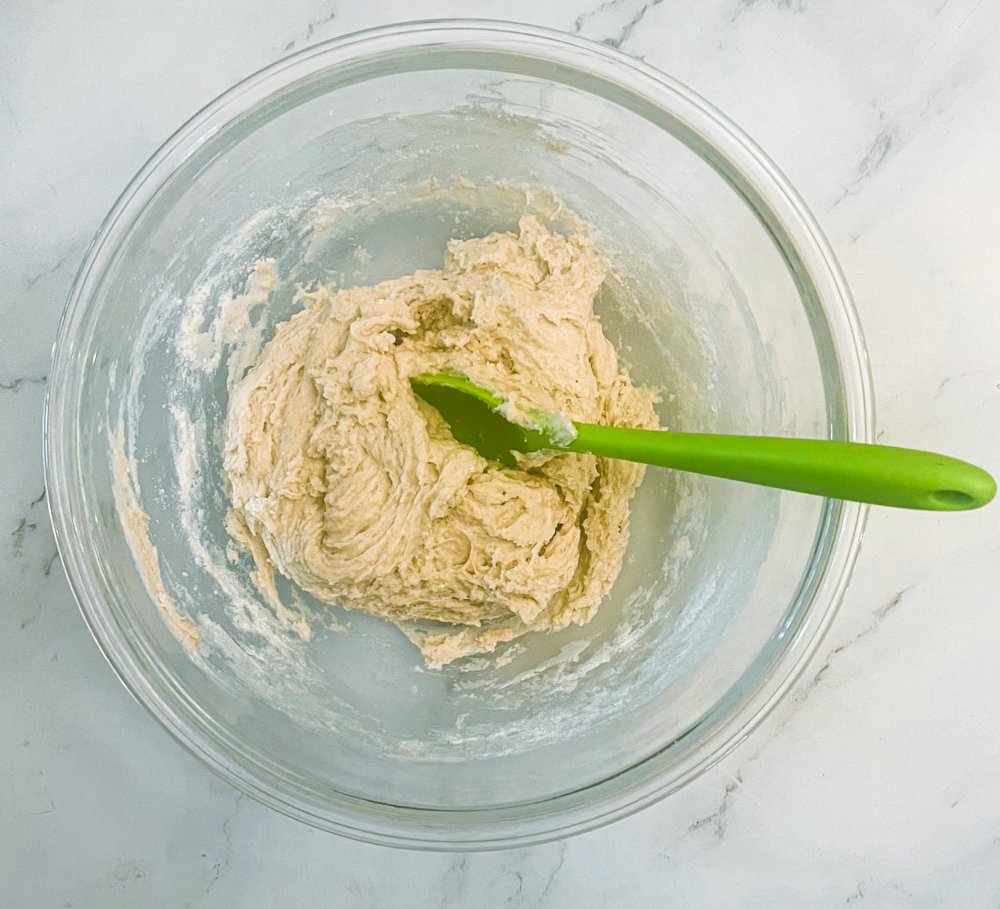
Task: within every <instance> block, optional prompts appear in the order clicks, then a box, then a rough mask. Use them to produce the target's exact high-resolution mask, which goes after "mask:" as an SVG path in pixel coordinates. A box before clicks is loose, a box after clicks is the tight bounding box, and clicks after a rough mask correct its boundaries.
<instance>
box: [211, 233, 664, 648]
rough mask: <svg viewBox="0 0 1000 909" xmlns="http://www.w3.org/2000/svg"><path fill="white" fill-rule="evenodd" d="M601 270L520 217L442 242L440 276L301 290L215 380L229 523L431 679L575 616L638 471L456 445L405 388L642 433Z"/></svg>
mask: <svg viewBox="0 0 1000 909" xmlns="http://www.w3.org/2000/svg"><path fill="white" fill-rule="evenodd" d="M604 274H605V270H604V265H603V263H602V261H601V259H600V258H599V256H598V255H597V254H596V252H595V251H594V249H593V248H592V246H591V245H590V243H589V242H588V241H587V240H585V239H583V238H580V237H564V236H561V235H558V234H555V233H551V232H549V231H548V230H547V229H546V228H545V227H543V226H542V224H540V223H539V221H538V220H536V219H535V218H533V217H530V216H526V217H524V218H523V219H522V220H521V222H520V229H519V234H516V235H515V234H510V233H495V234H491V235H489V236H487V237H483V238H480V239H474V240H461V241H459V240H455V241H452V242H451V243H449V244H448V251H447V254H446V256H445V261H444V267H443V268H442V269H441V270H437V271H430V270H427V271H417V272H415V273H414V274H412V275H408V276H406V277H402V278H395V279H392V280H389V281H385V282H383V283H381V284H378V285H376V286H374V287H358V288H352V289H349V290H341V291H334V290H331V289H328V288H322V287H321V288H318V289H316V290H313V291H300V292H299V297H300V300H301V303H302V304H304V305H303V308H302V309H301V311H299V312H297V313H296V314H295V315H294V316H293V317H292V318H291V319H289V320H288V321H287V322H285V323H282V324H281V325H279V326H278V327H277V331H276V334H275V336H274V338H273V339H272V340H271V341H270V342H269V343H268V344H267V345H266V347H265V348H264V349H263V351H262V352H261V355H260V357H259V359H258V360H257V363H256V364H255V365H254V366H253V368H252V369H250V371H249V372H248V373H247V375H246V376H245V377H244V378H243V379H242V380H241V381H240V382H239V383H238V384H237V385H236V387H235V388H234V390H233V393H232V395H231V398H230V403H229V412H228V417H227V424H226V446H225V464H224V467H225V473H226V477H227V480H228V485H229V491H230V495H231V499H232V510H231V512H230V515H229V530H230V533H231V534H232V535H233V537H234V539H236V540H237V541H238V542H240V543H241V545H243V546H245V547H246V548H248V549H250V550H251V551H252V552H254V553H255V557H256V558H257V561H258V564H259V563H260V561H261V560H262V559H265V558H266V559H268V560H269V561H270V562H271V564H272V565H273V567H274V568H276V569H277V570H278V571H279V572H281V573H282V574H284V575H285V576H286V577H288V578H290V579H291V580H292V581H294V582H295V583H297V584H298V585H300V586H301V587H302V588H304V589H305V590H307V591H308V592H309V593H311V594H312V595H313V596H315V597H317V598H318V599H320V600H322V601H324V602H327V603H339V604H341V605H343V606H346V607H348V608H351V609H360V610H364V611H365V612H368V613H371V614H373V615H376V616H381V617H383V618H385V619H388V620H389V621H392V622H395V623H396V624H397V625H399V626H400V628H401V629H402V630H403V631H404V633H406V634H407V636H408V637H409V638H410V639H411V640H412V641H413V642H414V643H415V644H416V645H417V646H418V647H419V648H420V650H421V651H422V652H423V654H424V656H425V658H426V660H427V662H428V664H429V665H431V666H434V667H437V666H441V665H443V664H445V663H448V662H450V661H451V660H454V659H456V658H458V657H462V656H465V655H468V654H474V653H486V652H490V651H492V650H493V649H494V648H495V647H496V646H497V645H498V644H499V643H502V642H504V641H509V640H512V639H513V638H516V637H518V636H520V635H523V634H525V633H527V632H533V631H548V630H553V629H558V628H563V627H565V626H566V625H568V624H570V623H578V624H582V623H585V622H587V621H589V620H590V619H591V618H592V617H593V615H594V613H595V612H596V610H597V608H598V605H599V604H600V602H601V600H602V598H603V597H604V595H605V594H606V593H607V592H608V590H609V589H610V588H611V585H612V584H613V583H614V581H615V578H616V577H617V575H618V572H619V571H620V569H621V564H622V559H623V557H624V554H625V549H626V546H627V543H628V520H629V502H630V500H631V498H632V495H633V493H634V492H635V489H636V487H637V486H638V484H639V482H640V480H641V479H642V473H643V468H642V467H641V466H639V465H635V464H630V463H628V462H625V461H612V460H606V459H600V458H596V457H593V456H591V455H577V454H557V455H552V454H535V455H531V456H526V457H525V458H524V460H523V461H522V463H521V464H520V465H519V466H518V468H516V469H508V468H505V467H503V466H501V465H499V464H497V463H493V462H489V461H486V460H484V459H483V458H481V457H480V456H479V455H478V454H477V453H476V452H475V451H473V450H472V449H470V448H468V447H465V446H462V445H460V444H459V443H457V442H456V441H455V440H454V438H453V437H452V436H451V433H450V431H449V430H448V427H447V425H446V424H445V423H444V422H443V420H442V419H441V417H440V416H439V415H438V413H437V412H436V411H435V410H434V409H433V408H431V407H430V406H429V405H427V404H426V403H425V402H423V401H422V400H420V399H419V398H417V397H416V396H415V395H414V394H413V392H412V390H411V388H410V385H409V381H408V380H409V377H410V376H413V375H416V374H419V373H423V372H432V371H440V370H446V369H448V370H458V371H460V372H462V373H464V374H465V375H467V376H468V377H469V378H471V379H472V380H473V381H475V382H477V383H479V384H481V385H483V386H486V387H488V388H491V389H494V390H496V391H497V392H499V393H501V394H510V395H513V396H515V399H516V400H517V401H518V402H521V404H522V405H530V406H531V407H534V408H539V409H542V410H547V411H559V412H562V413H565V414H567V415H568V416H569V417H570V418H572V419H574V420H584V421H589V422H596V423H606V424H615V425H623V426H642V427H652V426H655V425H656V419H655V416H654V413H653V407H652V400H651V396H650V395H649V394H648V393H646V392H645V391H642V390H639V389H637V388H635V387H634V386H633V385H632V384H631V382H630V381H629V379H628V378H627V376H626V375H625V374H624V372H623V371H622V369H621V368H620V366H619V364H618V360H617V357H616V355H615V351H614V348H613V347H612V345H611V344H610V342H609V341H608V340H607V338H605V336H604V333H603V331H602V329H601V324H600V322H599V321H598V319H597V318H596V316H595V315H594V309H593V303H594V297H595V295H596V293H597V291H598V289H599V288H600V286H601V283H602V281H603V279H604Z"/></svg>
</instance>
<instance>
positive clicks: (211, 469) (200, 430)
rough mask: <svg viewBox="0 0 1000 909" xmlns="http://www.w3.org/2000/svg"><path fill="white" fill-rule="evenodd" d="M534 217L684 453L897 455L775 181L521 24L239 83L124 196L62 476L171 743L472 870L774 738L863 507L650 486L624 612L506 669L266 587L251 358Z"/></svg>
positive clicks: (316, 821)
mask: <svg viewBox="0 0 1000 909" xmlns="http://www.w3.org/2000/svg"><path fill="white" fill-rule="evenodd" d="M526 211H532V212H535V213H536V214H538V216H539V217H541V218H543V219H544V220H545V221H547V222H548V223H550V224H552V225H553V226H554V227H556V228H558V229H563V230H590V232H591V234H592V236H593V239H594V242H595V243H596V245H597V248H598V249H599V250H600V251H601V253H602V254H603V256H604V257H605V258H606V260H607V262H608V264H609V269H610V273H609V277H608V280H607V281H606V282H605V285H604V288H603V290H602V291H601V294H600V296H599V298H598V301H597V308H598V310H599V312H600V315H601V317H602V319H603V322H604V326H605V331H606V333H607V334H608V335H609V337H610V338H611V339H612V340H613V341H614V343H615V344H616V345H617V347H618V349H619V351H620V352H621V357H622V359H623V361H624V362H625V363H626V364H627V366H628V368H629V369H630V371H631V374H632V377H633V379H634V380H635V381H637V382H639V383H642V384H645V385H650V386H654V387H656V388H659V389H660V390H661V397H662V401H661V403H660V405H659V410H660V418H661V420H662V423H663V425H664V426H666V427H669V428H674V429H684V430H702V431H718V432H739V433H759V434H772V435H795V436H809V437H828V438H833V439H850V440H856V441H871V435H872V430H871V426H872V404H871V393H870V388H869V381H868V377H867V371H866V360H865V354H864V350H863V345H862V341H861V337H860V334H859V331H858V327H857V323H856V320H855V316H854V313H853V310H852V307H851V303H850V300H849V296H848V292H847V289H846V287H845V284H844V281H843V279H842V277H841V275H840V272H839V270H838V268H837V265H836V263H835V262H834V259H833V256H832V255H831V252H830V250H829V247H828V246H827V244H826V242H825V241H824V239H823V237H822V236H821V234H820V231H819V230H818V228H817V226H816V224H815V222H814V221H813V219H812V218H811V217H810V215H809V214H808V212H807V211H806V209H805V208H804V206H803V204H802V202H801V201H800V200H799V198H798V197H797V196H796V195H795V193H794V192H793V191H792V190H791V188H790V187H789V186H788V184H787V183H786V182H785V180H784V179H783V177H782V176H781V175H780V174H779V173H778V171H777V170H776V168H775V167H774V166H773V165H772V164H771V163H770V162H769V161H768V160H767V158H766V157H765V156H764V155H763V154H762V153H761V152H760V151H759V150H758V149H757V148H756V147H755V146H754V145H753V143H752V142H750V141H749V140H748V139H747V138H746V136H744V135H743V134H742V133H741V132H740V131H739V130H738V129H737V128H736V127H734V126H733V125H732V124H731V123H729V122H728V121H727V120H726V119H725V118H724V117H722V116H721V115H720V114H719V113H718V112H717V111H715V110H714V109H713V108H711V107H710V106H709V105H708V104H706V103H705V102H704V101H702V100H701V99H700V98H698V97H697V96H696V95H694V94H693V93H692V92H690V91H689V90H687V89H686V88H684V87H683V86H681V85H679V84H678V83H676V82H674V81H673V80H671V79H669V78H667V77H666V76H664V75H663V74H661V73H659V72H657V71H656V70H654V69H651V68H650V67H649V66H646V65H644V64H642V63H640V62H637V61H635V60H632V59H629V58H628V57H625V56H623V55H622V54H620V53H617V52H615V51H613V50H611V49H609V48H606V47H603V46H600V45H596V44H592V43H590V42H587V41H584V40H580V39H578V38H574V37H569V36H566V35H562V34H558V33H555V32H549V31H543V30H540V29H534V28H527V27H524V26H520V25H511V24H505V23H496V22H423V23H414V24H409V25H403V26H399V27H393V28H388V29H380V30H375V31H369V32H365V33H362V34H357V35H351V36H348V37H345V38H341V39H338V40H335V41H331V42H327V43H324V44H320V45H318V46H316V47H312V48H309V49H308V50H304V51H302V52H301V53H298V54H295V55H293V56H291V57H289V58H287V59H285V60H282V61H280V62H278V63H276V64H274V65H273V66H271V67H269V68H267V69H265V70H263V71H261V72H259V73H257V74H256V75H254V76H251V77H250V78H249V79H247V80H245V81H244V82H241V83H240V84H239V85H237V86H235V87H234V88H232V89H231V90H230V91H228V92H226V94H224V95H223V96H222V97H220V98H219V99H218V100H217V101H215V102H213V103H212V104H211V105H209V106H208V107H207V108H205V110H203V111H202V112H201V113H199V114H198V115H197V116H195V117H194V118H193V119H192V120H191V121H190V122H189V123H187V124H186V125H185V126H184V127H182V128H181V130H180V131H179V132H177V133H176V134H175V135H174V136H173V137H171V138H170V139H169V140H168V141H167V143H166V144H165V145H164V146H163V147H162V148H161V149H160V150H159V151H158V152H157V153H156V154H155V155H154V156H153V158H152V159H151V160H150V161H149V163H148V164H147V165H146V166H145V167H144V168H143V169H142V171H141V172H140V173H139V175H138V176H137V177H136V178H135V180H134V181H133V182H132V184H131V185H130V186H129V187H128V189H126V190H125V192H124V194H123V195H122V197H121V198H120V199H119V200H118V202H117V204H116V205H115V207H114V209H113V210H112V211H111V213H110V214H109V215H108V218H107V220H106V221H105V222H104V225H103V226H102V228H101V230H100V232H99V234H98V236H97V238H96V239H95V241H94V243H93V245H92V246H91V248H90V251H89V253H88V255H87V258H86V261H85V263H84V265H83V267H82V269H81V271H80V274H79V276H78V278H77V281H76V284H75V286H74V289H73V291H72V294H71V296H70V300H69V303H68V305H67V308H66V312H65V315H64V317H63V321H62V324H61V327H60V330H59V337H58V341H57V344H56V349H55V354H54V364H53V367H52V371H51V377H52V379H51V382H50V393H49V398H48V403H47V417H46V433H47V435H46V444H45V450H46V476H47V483H48V490H49V496H50V497H49V501H50V503H51V509H52V518H53V522H54V525H55V530H56V537H57V540H58V544H59V549H60V552H61V553H62V557H63V561H64V563H65V566H66V570H67V574H68V576H69V579H70V583H71V584H72V587H73V589H74V591H75V594H76V596H77V598H78V600H79V602H80V605H81V607H82V611H83V614H84V616H85V618H86V620H87V622H88V624H89V625H90V627H91V629H92V631H93V633H94V636H95V638H96V639H97V641H98V643H99V645H100V646H101V648H102V649H103V651H104V653H105V654H106V655H107V658H108V660H109V661H110V662H111V664H112V666H113V667H114V668H115V670H116V671H117V672H118V674H119V675H120V676H121V678H122V680H123V681H124V682H125V684H126V685H127V686H128V688H129V689H130V690H131V691H132V692H133V694H134V695H135V696H136V697H137V698H138V699H139V700H140V701H141V702H143V703H144V704H145V705H146V706H147V707H148V708H149V709H150V710H151V711H152V712H153V713H154V714H155V715H156V716H157V717H158V718H159V720H160V721H161V722H162V723H163V724H164V726H166V728H167V729H168V730H170V732H172V733H173V734H174V735H175V736H176V737H177V738H178V739H179V740H180V741H181V742H183V743H184V744H185V745H186V746H187V747H188V748H189V749H191V751H193V752H194V753H195V754H197V755H198V756H199V757H200V758H201V759H202V760H204V761H205V762H206V763H207V764H208V765H209V766H211V767H212V768H213V769H214V770H215V771H216V772H218V773H219V774H220V775H221V776H222V777H224V778H225V779H227V780H229V781H230V782H231V783H233V785H235V786H237V787H238V788H240V789H241V790H243V791H245V792H246V793H248V794H250V795H252V796H254V797H255V798H258V799H260V800H261V801H262V802H265V803H267V804H269V805H272V806H274V807H275V808H277V809H279V810H281V811H284V812H286V813H287V814H290V815H292V816H294V817H297V818H300V819H301V820H303V821H305V822H307V823H309V824H313V825H315V826H317V827H322V828H325V829H328V830H333V831H337V832H339V833H342V834H345V835H348V836H353V837H357V838H359V839H364V840H369V841H373V842H379V843H387V844H393V845H405V846H411V847H417V848H453V849H476V848H497V847H504V846H511V845H516V844H524V843H528V842H538V841H541V840H545V839H552V838H556V837H562V836H566V835H569V834H573V833H576V832H579V831H582V830H586V829H589V828H593V827H596V826H598V825H600V824H604V823H607V822H608V821H611V820H613V819H615V818H619V817H622V816H623V815H626V814H628V813H630V812H633V811H635V810H637V809H639V808H641V807H643V806H644V805H648V804H649V803H651V802H653V801H655V800H656V799H659V798H662V797H663V796H665V795H667V794H669V793H671V792H672V791H674V790H676V789H678V788H679V787H681V786H683V785H684V784H685V783H687V782H689V781H690V780H691V779H693V778H694V777H696V776H697V775H698V774H700V773H701V772H703V771H704V770H705V769H706V768H707V767H709V766H710V765H711V764H712V763H713V762H714V761H717V760H718V759H719V758H720V757H721V756H722V755H723V754H725V753H726V752H727V751H728V750H730V749H731V748H733V747H734V746H735V745H736V744H737V743H738V742H739V741H741V740H742V739H743V738H745V737H746V735H747V734H748V733H749V731H750V730H751V729H752V728H753V727H754V726H755V725H756V724H758V723H759V722H760V721H761V720H762V719H763V718H764V717H765V716H766V715H767V714H768V712H769V711H770V710H771V708H772V707H773V705H774V704H775V702H776V701H777V699H778V698H780V697H781V696H782V694H783V693H784V692H785V691H786V690H787V689H788V688H789V686H790V685H791V683H792V682H793V680H794V678H795V677H796V674H797V673H798V671H800V669H801V667H802V666H803V663H804V661H805V660H806V658H807V657H808V656H809V654H810V653H811V651H812V650H813V649H814V648H815V646H816V644H817V642H818V640H819V638H820V636H821V634H822V632H823V630H824V628H825V627H826V626H827V624H828V623H829V622H830V620H831V617H832V615H833V612H834V608H835V606H836V604H837V602H838V599H839V597H840V595H841V593H842V591H843V588H844V586H845V584H846V582H847V578H848V574H849V572H850V569H851V566H852V564H853V561H854V558H855V554H856V551H857V547H858V543H859V539H860V535H861V530H862V524H863V520H864V516H865V509H864V508H862V507H861V506H858V505H855V504H848V503H841V502H833V501H825V500H821V499H818V498H812V497H809V496H802V495H795V494H791V493H780V492H777V491H774V490H768V489H761V488H756V487H753V486H746V485H742V484H737V483H730V482H725V481H718V480H709V479H703V478H698V477H691V476H685V475H681V474H676V473H672V472H669V471H663V470H653V469H651V470H649V471H648V472H647V476H646V479H645V481H644V483H643V485H642V487H641V488H640V490H639V493H638V495H637V497H636V500H635V503H634V507H633V517H632V537H631V543H630V546H629V550H628V554H627V558H626V562H625V566H624V568H623V570H622V573H621V576H620V577H619V579H618V582H617V584H616V585H615V587H614V590H613V592H612V593H611V594H610V595H609V597H608V598H607V600H606V602H605V603H604V604H603V606H602V608H601V610H600V612H599V614H598V616H597V618H596V619H595V620H594V621H593V622H592V623H591V624H590V625H587V626H585V627H580V628H577V627H574V628H569V629H566V630H564V631H561V632H559V633H555V634H551V635H536V636H533V637H531V636H529V637H525V638H523V639H521V640H520V641H517V642H514V643H513V644H511V645H508V646H506V647H504V648H501V650H500V651H498V654H497V657H496V658H495V659H486V658H482V657H480V658H466V659H464V660H460V661H458V662H456V663H454V664H452V665H449V666H448V667H446V668H444V669H442V670H439V671H431V670H428V669H426V668H425V667H423V665H422V664H421V661H420V659H419V656H418V654H417V652H416V650H415V648H413V647H412V646H411V645H410V644H409V643H408V642H407V641H406V640H405V639H404V638H403V636H402V635H401V634H400V633H399V632H398V630H396V629H395V628H394V627H392V626H390V625H388V624H386V623H384V622H381V621H379V620H376V619H373V618H370V617H368V616H365V615H361V614H358V613H349V612H347V611H345V610H342V609H339V608H331V607H326V606H323V605H322V604H319V603H316V602H314V601H311V600H310V599H309V598H308V597H306V596H304V595H303V594H302V593H301V592H300V591H298V590H296V589H293V588H292V587H291V586H290V585H287V584H284V583H283V582H280V581H279V584H278V588H277V590H276V591H275V595H276V597H278V598H279V601H278V602H276V603H275V602H269V601H268V600H267V599H266V598H265V597H263V596H262V595H261V593H260V591H259V590H258V589H257V587H256V586H254V585H253V584H252V583H251V582H250V580H249V577H248V576H249V573H250V570H251V567H252V566H251V563H250V562H249V561H248V557H247V556H246V555H245V554H242V553H239V552H236V551H234V550H233V548H232V547H228V550H227V542H228V541H227V535H226V532H225V529H224V518H225V513H226V492H225V488H224V483H223V479H222V473H221V463H220V462H221V457H220V452H219V437H220V426H221V421H222V419H223V416H224V413H225V408H226V401H227V388H228V387H229V384H230V382H231V381H232V379H233V377H234V376H235V377H238V376H239V375H242V372H243V370H244V369H245V368H246V366H247V363H248V362H249V356H250V355H249V354H248V353H247V351H248V350H251V351H252V349H253V345H252V344H250V346H249V347H247V346H246V345H244V346H242V347H241V346H240V344H239V343H237V340H238V339H239V338H243V339H244V340H246V337H245V336H246V334H247V333H249V334H250V335H252V339H257V340H260V339H266V338H267V337H268V336H269V332H270V331H271V328H272V327H273V325H274V324H275V322H276V321H278V320H281V319H283V318H286V317H287V316H288V314H289V313H290V312H291V311H292V308H293V303H292V296H293V292H294V288H295V287H296V285H300V284H302V285H307V286H308V285H312V284H314V283H316V282H318V281H325V282H332V283H335V284H336V283H340V284H360V283H372V282H375V281H377V280H380V279H383V278H386V277H390V276H394V275H399V274H405V273H408V272H410V271H412V270H414V269H415V268H418V267H439V266H440V263H441V258H442V253H443V250H444V244H445V242H446V241H447V240H448V239H450V238H452V237H457V236H461V237H468V236H476V235H481V234H482V233H484V232H487V231H491V230H497V229H511V228H513V227H514V226H515V225H516V223H517V220H518V217H519V216H520V215H521V214H523V213H524V212H526ZM585 225H590V227H589V228H588V227H586V226H585ZM262 259H273V260H274V263H275V266H276V268H277V273H278V281H277V286H276V288H275V289H274V290H273V292H271V293H270V295H269V296H268V287H267V286H266V281H265V280H263V276H262V275H258V276H257V278H256V279H254V280H252V281H249V280H248V279H249V276H250V274H251V272H252V270H253V268H254V263H255V262H257V261H259V260H262ZM248 288H249V290H250V292H251V294H250V295H251V297H254V295H256V297H255V298H254V299H257V301H258V302H257V303H255V302H254V299H248V298H247V297H246V296H244V293H245V291H247V289H248ZM265 297H266V298H267V300H268V302H267V303H266V305H263V304H260V303H259V301H260V300H263V299H264V298H265ZM241 312H242V313H243V314H244V315H246V314H247V313H249V318H248V319H247V320H246V321H241V319H242V317H241V316H240V313H241ZM298 616H305V617H306V618H307V619H308V623H309V626H310V628H311V636H310V637H309V639H308V640H305V639H303V636H301V635H300V634H299V633H297V631H296V628H298V629H299V632H301V631H302V628H301V622H298V621H295V618H296V617H298ZM171 625H173V627H174V631H176V630H177V628H180V629H181V631H182V632H184V631H185V629H186V630H187V631H191V630H192V629H196V630H197V634H198V635H199V637H200V643H199V644H198V645H197V646H189V645H185V643H184V640H183V638H184V634H183V633H181V634H176V633H174V631H172V630H171Z"/></svg>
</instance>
